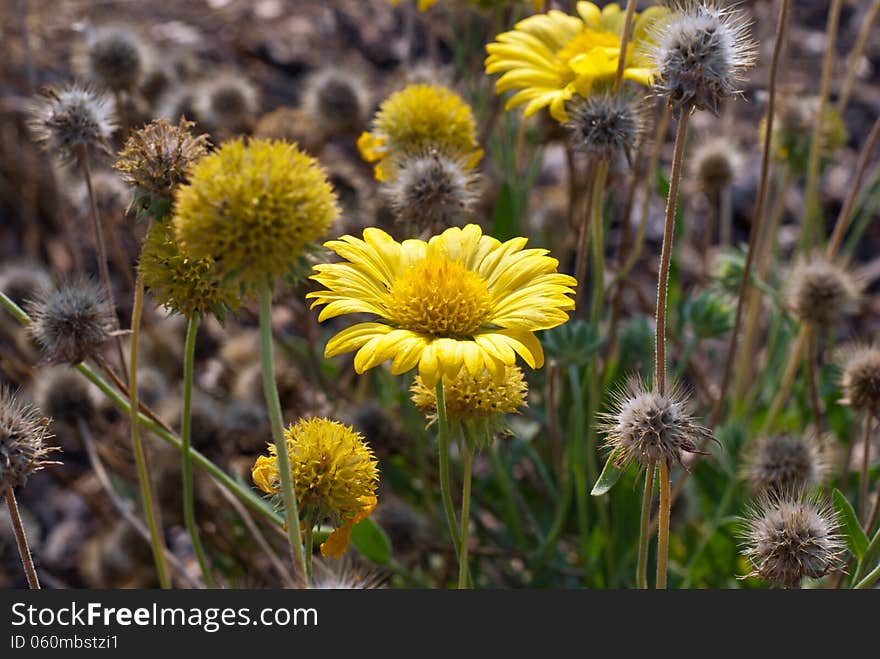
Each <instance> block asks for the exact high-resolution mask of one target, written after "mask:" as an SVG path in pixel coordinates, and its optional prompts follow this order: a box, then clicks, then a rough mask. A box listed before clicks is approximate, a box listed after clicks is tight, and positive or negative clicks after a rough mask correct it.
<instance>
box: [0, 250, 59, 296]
mask: <svg viewBox="0 0 880 659" xmlns="http://www.w3.org/2000/svg"><path fill="white" fill-rule="evenodd" d="M51 287H52V279H51V277H49V274H48V273H47V272H46V271H45V270H44V269H43V267H42V266H40V265H39V264H37V263H28V262H25V261H19V262H12V263H6V264H4V265H2V266H0V291H3V292H4V293H5V294H6V296H7V297H9V299H10V300H12V301H13V302H15V303H16V304H18V305H22V304H24V303H25V301H27V300H31V299H33V298H35V297H36V296H37V295H39V294H40V292H41V291H44V290H47V289H49V288H51Z"/></svg>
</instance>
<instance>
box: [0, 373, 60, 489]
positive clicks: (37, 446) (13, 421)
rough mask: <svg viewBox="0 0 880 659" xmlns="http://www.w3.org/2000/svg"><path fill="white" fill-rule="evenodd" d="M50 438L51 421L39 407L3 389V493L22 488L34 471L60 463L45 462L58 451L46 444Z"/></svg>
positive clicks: (0, 413) (0, 461)
mask: <svg viewBox="0 0 880 659" xmlns="http://www.w3.org/2000/svg"><path fill="white" fill-rule="evenodd" d="M51 437H52V435H50V434H49V420H48V419H46V418H44V417H43V415H42V414H40V412H39V411H38V410H37V408H35V407H33V406H31V405H26V404H24V403H22V402H20V401H18V400H16V398H15V395H14V394H13V393H12V390H11V389H9V388H8V387H0V492H2V491H5V490H6V488H7V487H13V488H15V487H21V486H22V485H24V484H25V483H26V482H27V479H28V476H30V475H31V474H33V473H34V472H37V471H39V470H40V469H43V468H44V467H46V466H48V465H52V464H58V463H57V462H53V461H50V460H47V459H46V457H47V456H48V455H49V454H50V453H52V452H53V451H55V450H57V449H55V448H54V447H52V446H49V445H48V444H47V442H48V440H49V439H51Z"/></svg>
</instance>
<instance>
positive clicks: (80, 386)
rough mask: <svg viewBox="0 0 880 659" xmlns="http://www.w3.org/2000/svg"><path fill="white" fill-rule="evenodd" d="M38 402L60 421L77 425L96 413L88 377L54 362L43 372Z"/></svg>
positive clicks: (36, 389) (36, 392)
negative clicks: (55, 364)
mask: <svg viewBox="0 0 880 659" xmlns="http://www.w3.org/2000/svg"><path fill="white" fill-rule="evenodd" d="M34 399H35V400H36V403H37V405H38V406H39V408H40V409H41V410H43V412H44V413H45V414H47V415H48V416H49V417H50V418H51V419H52V420H53V421H55V422H56V423H58V422H60V423H66V424H69V425H71V426H73V427H76V424H77V423H78V422H79V420H80V419H81V420H83V421H84V422H86V423H88V422H89V421H90V420H91V419H92V418H93V417H94V415H95V402H94V399H93V398H92V395H91V392H90V391H89V386H88V384H87V383H86V380H85V379H84V378H83V377H82V376H81V375H80V374H79V373H76V372H75V371H73V370H71V369H70V368H68V367H67V366H52V367H50V368H47V369H44V370H43V371H41V372H40V373H39V376H38V378H37V380H36V384H35V387H34Z"/></svg>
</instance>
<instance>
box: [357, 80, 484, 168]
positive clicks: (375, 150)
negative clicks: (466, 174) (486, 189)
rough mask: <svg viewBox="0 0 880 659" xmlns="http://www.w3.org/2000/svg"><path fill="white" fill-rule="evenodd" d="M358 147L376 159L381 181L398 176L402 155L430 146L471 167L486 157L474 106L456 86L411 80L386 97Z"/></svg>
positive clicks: (373, 160) (421, 150)
mask: <svg viewBox="0 0 880 659" xmlns="http://www.w3.org/2000/svg"><path fill="white" fill-rule="evenodd" d="M358 150H359V151H360V153H361V157H362V158H363V159H364V160H366V161H367V162H378V164H377V165H376V169H375V176H376V180H378V181H390V180H391V179H393V178H394V170H395V166H396V163H397V161H398V160H399V159H401V158H404V157H406V156H411V155H420V154H423V153H427V152H428V151H431V150H434V151H437V152H438V153H440V154H442V155H445V156H448V157H450V158H453V159H456V160H461V161H462V162H463V163H464V164H465V167H466V168H467V169H468V170H470V169H473V168H474V167H476V166H477V164H478V163H479V162H480V160H481V159H482V157H483V151H482V150H481V149H480V148H479V145H478V143H477V125H476V122H475V121H474V114H473V112H471V108H470V106H469V105H468V104H467V103H465V101H464V99H462V98H461V96H459V95H458V94H456V93H455V92H453V91H452V90H450V89H447V88H446V87H443V86H442V85H427V84H415V85H407V86H406V87H404V88H403V89H401V90H400V91H398V92H395V93H394V94H392V95H391V96H389V97H388V98H387V99H385V101H383V102H382V105H381V106H380V107H379V111H378V112H377V113H376V117H375V118H374V119H373V130H372V131H371V132H365V133H363V134H362V135H361V136H360V138H359V139H358Z"/></svg>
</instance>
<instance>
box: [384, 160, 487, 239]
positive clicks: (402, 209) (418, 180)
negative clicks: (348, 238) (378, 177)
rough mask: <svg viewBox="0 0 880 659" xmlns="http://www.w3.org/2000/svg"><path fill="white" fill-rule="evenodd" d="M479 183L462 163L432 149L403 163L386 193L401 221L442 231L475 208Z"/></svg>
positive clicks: (385, 188) (475, 176) (388, 184)
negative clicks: (477, 184) (475, 190)
mask: <svg viewBox="0 0 880 659" xmlns="http://www.w3.org/2000/svg"><path fill="white" fill-rule="evenodd" d="M476 181H477V175H476V174H475V173H474V172H473V171H472V170H468V169H467V168H466V167H465V166H464V164H463V163H462V162H460V161H459V160H457V159H455V158H449V157H446V156H443V155H441V154H440V153H438V152H437V151H435V150H431V151H430V152H429V153H427V154H424V155H418V156H414V157H409V158H406V159H405V160H403V161H401V163H400V165H399V168H398V169H397V174H396V176H395V177H394V178H393V179H392V180H391V181H390V182H387V183H385V184H384V185H383V192H384V194H385V196H386V197H387V198H388V200H389V201H390V203H391V207H392V209H393V210H394V214H395V216H396V218H397V220H398V221H399V222H407V223H412V224H413V225H415V226H416V227H419V228H421V229H431V230H434V231H440V230H442V229H444V228H446V227H449V226H451V225H452V224H455V223H456V221H457V220H460V219H462V218H465V217H467V215H468V213H469V212H470V211H471V210H472V209H473V206H474V203H475V202H476V194H475V192H474V187H475V186H476Z"/></svg>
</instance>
